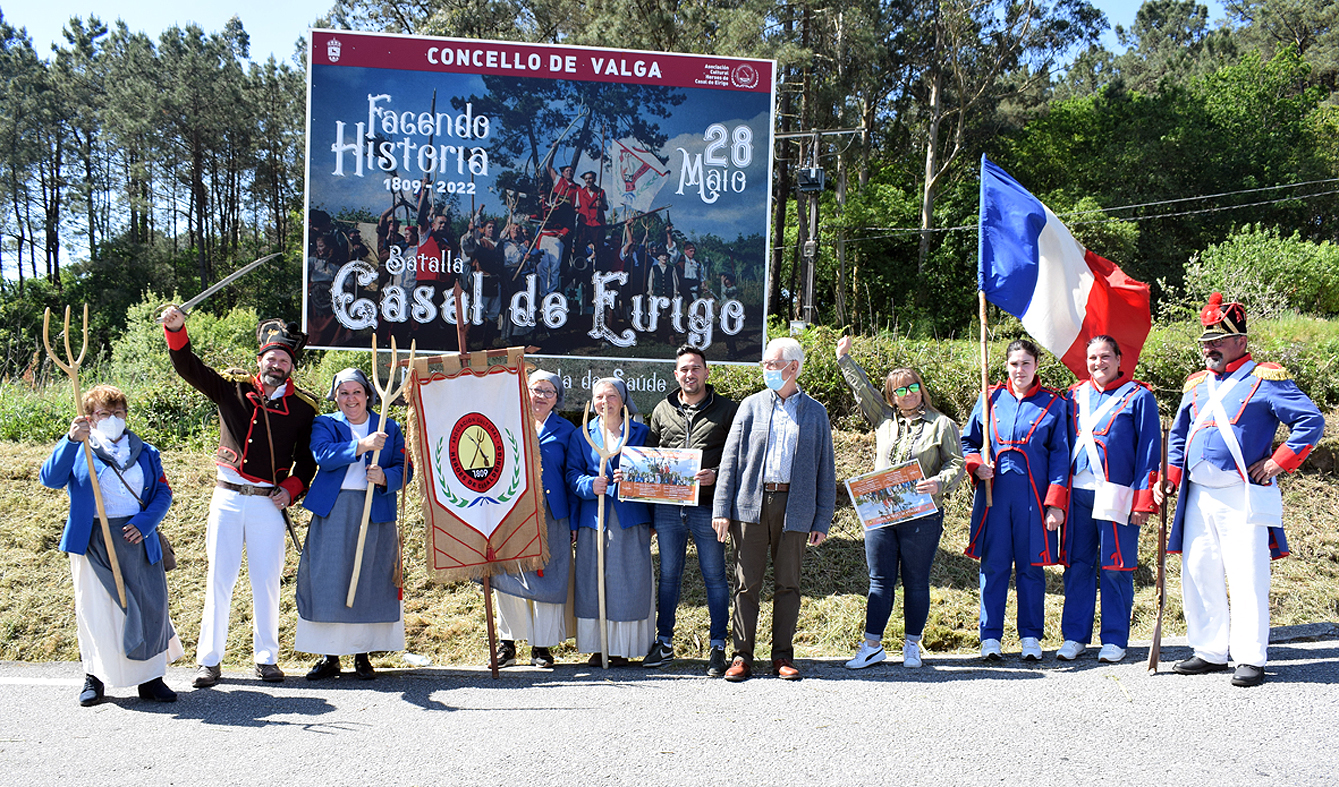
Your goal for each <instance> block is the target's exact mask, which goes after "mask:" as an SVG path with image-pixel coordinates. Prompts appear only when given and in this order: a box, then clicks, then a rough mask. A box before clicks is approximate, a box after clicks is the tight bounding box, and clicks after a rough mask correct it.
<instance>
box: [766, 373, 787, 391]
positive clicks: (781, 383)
mask: <svg viewBox="0 0 1339 787" xmlns="http://www.w3.org/2000/svg"><path fill="white" fill-rule="evenodd" d="M762 381H763V383H764V384H765V385H766V386H767V387H768V388H770V389H772V390H773V391H780V390H781V389H782V388H784V387H785V385H786V374H785V372H784V371H783V370H781V369H763V371H762Z"/></svg>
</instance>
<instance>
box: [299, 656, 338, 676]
mask: <svg viewBox="0 0 1339 787" xmlns="http://www.w3.org/2000/svg"><path fill="white" fill-rule="evenodd" d="M338 677H339V656H322V657H321V658H319V659H317V660H316V663H315V664H313V665H312V668H311V669H309V670H307V680H325V679H326V678H338Z"/></svg>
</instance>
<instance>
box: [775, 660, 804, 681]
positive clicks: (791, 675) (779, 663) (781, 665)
mask: <svg viewBox="0 0 1339 787" xmlns="http://www.w3.org/2000/svg"><path fill="white" fill-rule="evenodd" d="M772 672H775V673H776V676H777V677H778V678H780V679H782V680H799V679H800V671H799V670H798V669H796V668H795V662H793V661H791V660H790V659H788V658H784V657H782V658H779V659H772Z"/></svg>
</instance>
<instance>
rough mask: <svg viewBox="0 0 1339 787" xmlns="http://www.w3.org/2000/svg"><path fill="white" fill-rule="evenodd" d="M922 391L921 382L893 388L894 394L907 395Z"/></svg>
mask: <svg viewBox="0 0 1339 787" xmlns="http://www.w3.org/2000/svg"><path fill="white" fill-rule="evenodd" d="M920 392H921V384H920V383H912V384H911V385H904V386H902V387H901V388H894V389H893V395H894V396H906V395H907V394H914V393H920Z"/></svg>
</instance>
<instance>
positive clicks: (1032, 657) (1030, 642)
mask: <svg viewBox="0 0 1339 787" xmlns="http://www.w3.org/2000/svg"><path fill="white" fill-rule="evenodd" d="M1020 655H1021V656H1022V657H1023V661H1041V640H1039V639H1037V638H1036V637H1023V652H1022V653H1021V654H1020Z"/></svg>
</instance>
